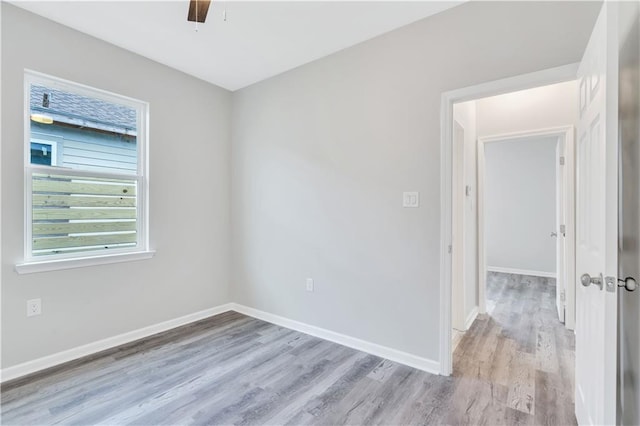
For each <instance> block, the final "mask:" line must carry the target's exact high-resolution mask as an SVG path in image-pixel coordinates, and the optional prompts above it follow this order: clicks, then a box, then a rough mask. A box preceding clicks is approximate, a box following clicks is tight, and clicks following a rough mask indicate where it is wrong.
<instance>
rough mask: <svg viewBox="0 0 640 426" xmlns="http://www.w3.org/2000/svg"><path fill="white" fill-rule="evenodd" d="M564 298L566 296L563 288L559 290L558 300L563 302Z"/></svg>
mask: <svg viewBox="0 0 640 426" xmlns="http://www.w3.org/2000/svg"><path fill="white" fill-rule="evenodd" d="M565 300H566V296H565V295H564V290H563V291H561V292H560V301H561V302H564V301H565Z"/></svg>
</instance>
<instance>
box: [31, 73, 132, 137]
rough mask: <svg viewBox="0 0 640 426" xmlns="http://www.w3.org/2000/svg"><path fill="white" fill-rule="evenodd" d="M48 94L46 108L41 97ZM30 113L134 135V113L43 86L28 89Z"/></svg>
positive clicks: (58, 120)
mask: <svg viewBox="0 0 640 426" xmlns="http://www.w3.org/2000/svg"><path fill="white" fill-rule="evenodd" d="M45 93H49V94H50V96H49V105H48V107H47V106H43V95H44V94H45ZM30 106H31V110H32V111H34V112H42V113H46V114H47V115H49V116H51V117H52V118H53V119H54V121H55V122H61V123H66V124H71V125H77V126H82V127H89V128H93V129H98V130H103V131H107V132H113V133H120V134H126V135H135V134H136V110H135V109H133V108H131V107H127V106H124V105H118V104H114V103H111V102H107V101H103V100H100V99H95V98H90V97H87V96H82V95H76V94H73V93H69V92H64V91H61V90H56V89H51V88H48V87H44V86H38V85H32V86H31V99H30Z"/></svg>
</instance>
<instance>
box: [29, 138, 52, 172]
mask: <svg viewBox="0 0 640 426" xmlns="http://www.w3.org/2000/svg"><path fill="white" fill-rule="evenodd" d="M52 155H53V152H52V149H51V145H48V144H43V143H36V142H31V164H44V165H45V166H51V165H52V157H51V156H52Z"/></svg>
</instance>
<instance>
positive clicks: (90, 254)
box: [15, 70, 155, 274]
mask: <svg viewBox="0 0 640 426" xmlns="http://www.w3.org/2000/svg"><path fill="white" fill-rule="evenodd" d="M33 84H36V85H42V86H46V87H51V88H54V89H60V90H64V91H68V92H72V93H76V94H78V95H83V96H87V97H92V98H96V99H101V100H104V101H107V102H113V103H117V104H120V105H126V106H128V107H130V108H133V109H135V110H136V113H137V114H136V116H137V123H136V125H137V129H136V130H137V137H136V149H137V163H138V164H137V173H136V174H126V173H104V172H94V171H84V170H77V169H69V168H62V167H57V166H53V165H52V166H43V165H32V164H31V142H32V140H31V125H30V112H31V107H30V96H31V85H33ZM23 119H24V142H23V145H24V195H25V197H24V206H25V214H24V219H25V221H24V260H23V262H22V263H19V264H17V265H16V266H15V269H16V271H17V272H18V273H20V274H22V273H31V272H42V271H50V270H59V269H68V268H77V267H84V266H91V265H100V264H105V263H114V262H123V261H133V260H140V259H146V258H150V257H152V256H153V254H154V253H155V252H154V251H153V250H150V249H149V197H148V194H149V177H148V166H149V156H148V134H149V132H148V123H149V104H148V103H147V102H144V101H140V100H137V99H133V98H129V97H126V96H122V95H117V94H115V93H111V92H107V91H105V90H101V89H96V88H93V87H90V86H86V85H83V84H79V83H75V82H72V81H68V80H64V79H61V78H58V77H53V76H50V75H46V74H42V73H39V72H36V71H32V70H25V72H24V114H23ZM47 143H48V142H47ZM33 173H52V174H64V175H67V176H79V177H81V176H91V177H104V178H125V179H126V178H131V179H132V180H136V181H137V191H136V194H137V203H136V210H137V214H136V233H137V234H136V235H137V244H136V246H135V247H125V248H113V249H110V250H109V251H108V253H105V252H104V250H100V251H85V252H76V253H58V254H47V255H41V256H33V252H32V241H33V239H32V226H33V225H32V222H33V219H32V213H33V207H32V181H33V179H32V175H33Z"/></svg>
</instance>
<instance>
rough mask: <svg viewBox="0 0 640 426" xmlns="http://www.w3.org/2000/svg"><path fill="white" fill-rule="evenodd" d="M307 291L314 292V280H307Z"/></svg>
mask: <svg viewBox="0 0 640 426" xmlns="http://www.w3.org/2000/svg"><path fill="white" fill-rule="evenodd" d="M307 291H313V278H307Z"/></svg>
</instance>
